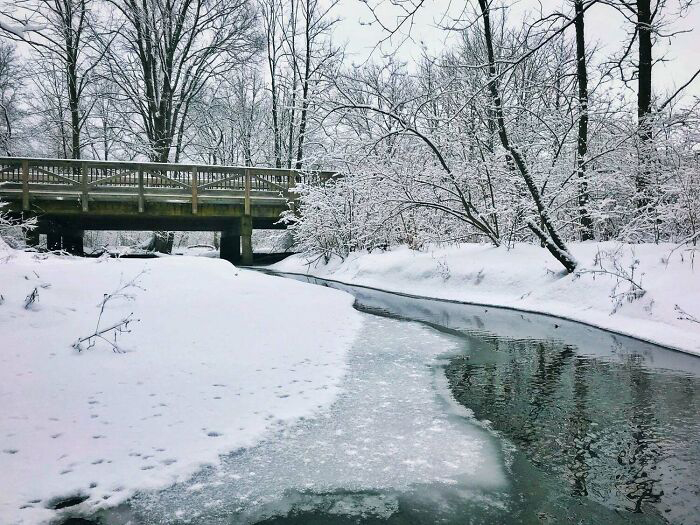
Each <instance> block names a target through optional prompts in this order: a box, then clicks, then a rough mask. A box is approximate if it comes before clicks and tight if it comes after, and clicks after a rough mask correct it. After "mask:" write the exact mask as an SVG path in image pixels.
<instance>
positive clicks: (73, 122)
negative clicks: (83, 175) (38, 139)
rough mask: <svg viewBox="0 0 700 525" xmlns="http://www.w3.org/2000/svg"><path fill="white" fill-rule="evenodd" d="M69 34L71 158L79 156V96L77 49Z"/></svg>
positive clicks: (67, 76)
mask: <svg viewBox="0 0 700 525" xmlns="http://www.w3.org/2000/svg"><path fill="white" fill-rule="evenodd" d="M70 38H71V37H70V36H66V52H67V53H66V54H67V58H68V60H67V63H66V82H67V84H68V109H69V111H70V127H71V158H73V159H79V158H80V153H81V151H80V96H79V95H78V71H77V50H75V49H74V46H73V42H72V40H70Z"/></svg>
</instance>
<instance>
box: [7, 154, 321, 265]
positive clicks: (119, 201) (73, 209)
mask: <svg viewBox="0 0 700 525" xmlns="http://www.w3.org/2000/svg"><path fill="white" fill-rule="evenodd" d="M330 176H332V174H331V173H330V172H312V173H309V172H299V171H296V170H286V169H273V168H257V167H242V166H211V165H203V164H158V163H151V162H111V161H92V160H68V159H29V158H16V157H0V199H2V200H4V201H8V202H9V204H10V206H9V209H10V211H11V212H22V213H25V214H26V213H29V214H34V215H37V216H38V217H39V220H40V229H41V231H42V232H45V231H49V230H56V229H62V230H70V231H73V232H75V231H80V230H86V229H109V230H120V229H131V230H133V229H140V230H221V231H227V232H228V233H229V234H236V235H240V236H241V238H242V239H243V241H244V245H245V244H246V241H247V242H248V243H249V242H250V239H249V237H250V230H252V228H266V227H283V226H280V225H276V224H275V223H276V221H277V220H278V219H279V216H280V213H282V212H283V211H284V210H286V209H288V205H289V202H290V201H294V199H295V198H296V195H295V193H294V188H295V186H296V185H297V183H299V182H300V181H304V182H313V181H322V180H326V179H328V178H329V177H330ZM244 252H245V248H244Z"/></svg>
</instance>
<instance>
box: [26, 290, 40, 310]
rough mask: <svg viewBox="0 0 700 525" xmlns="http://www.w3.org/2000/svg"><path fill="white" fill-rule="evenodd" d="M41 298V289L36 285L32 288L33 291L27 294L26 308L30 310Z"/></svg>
mask: <svg viewBox="0 0 700 525" xmlns="http://www.w3.org/2000/svg"><path fill="white" fill-rule="evenodd" d="M38 300H39V289H38V288H37V287H36V286H35V287H34V290H32V293H30V294H29V295H27V297H25V299H24V309H25V310H29V308H31V306H32V305H33V304H34V303H35V302H37V301H38Z"/></svg>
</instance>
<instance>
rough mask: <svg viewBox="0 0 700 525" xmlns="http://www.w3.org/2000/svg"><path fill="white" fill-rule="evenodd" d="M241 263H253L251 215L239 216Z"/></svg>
mask: <svg viewBox="0 0 700 525" xmlns="http://www.w3.org/2000/svg"><path fill="white" fill-rule="evenodd" d="M241 247H242V248H243V250H242V253H241V264H244V265H246V264H253V217H251V216H250V215H244V216H243V217H241Z"/></svg>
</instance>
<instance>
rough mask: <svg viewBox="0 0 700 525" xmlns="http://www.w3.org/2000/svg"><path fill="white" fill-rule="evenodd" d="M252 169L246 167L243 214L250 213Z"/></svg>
mask: <svg viewBox="0 0 700 525" xmlns="http://www.w3.org/2000/svg"><path fill="white" fill-rule="evenodd" d="M250 190H251V188H250V169H248V168H246V169H245V201H244V203H243V210H244V211H243V214H244V215H250Z"/></svg>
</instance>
